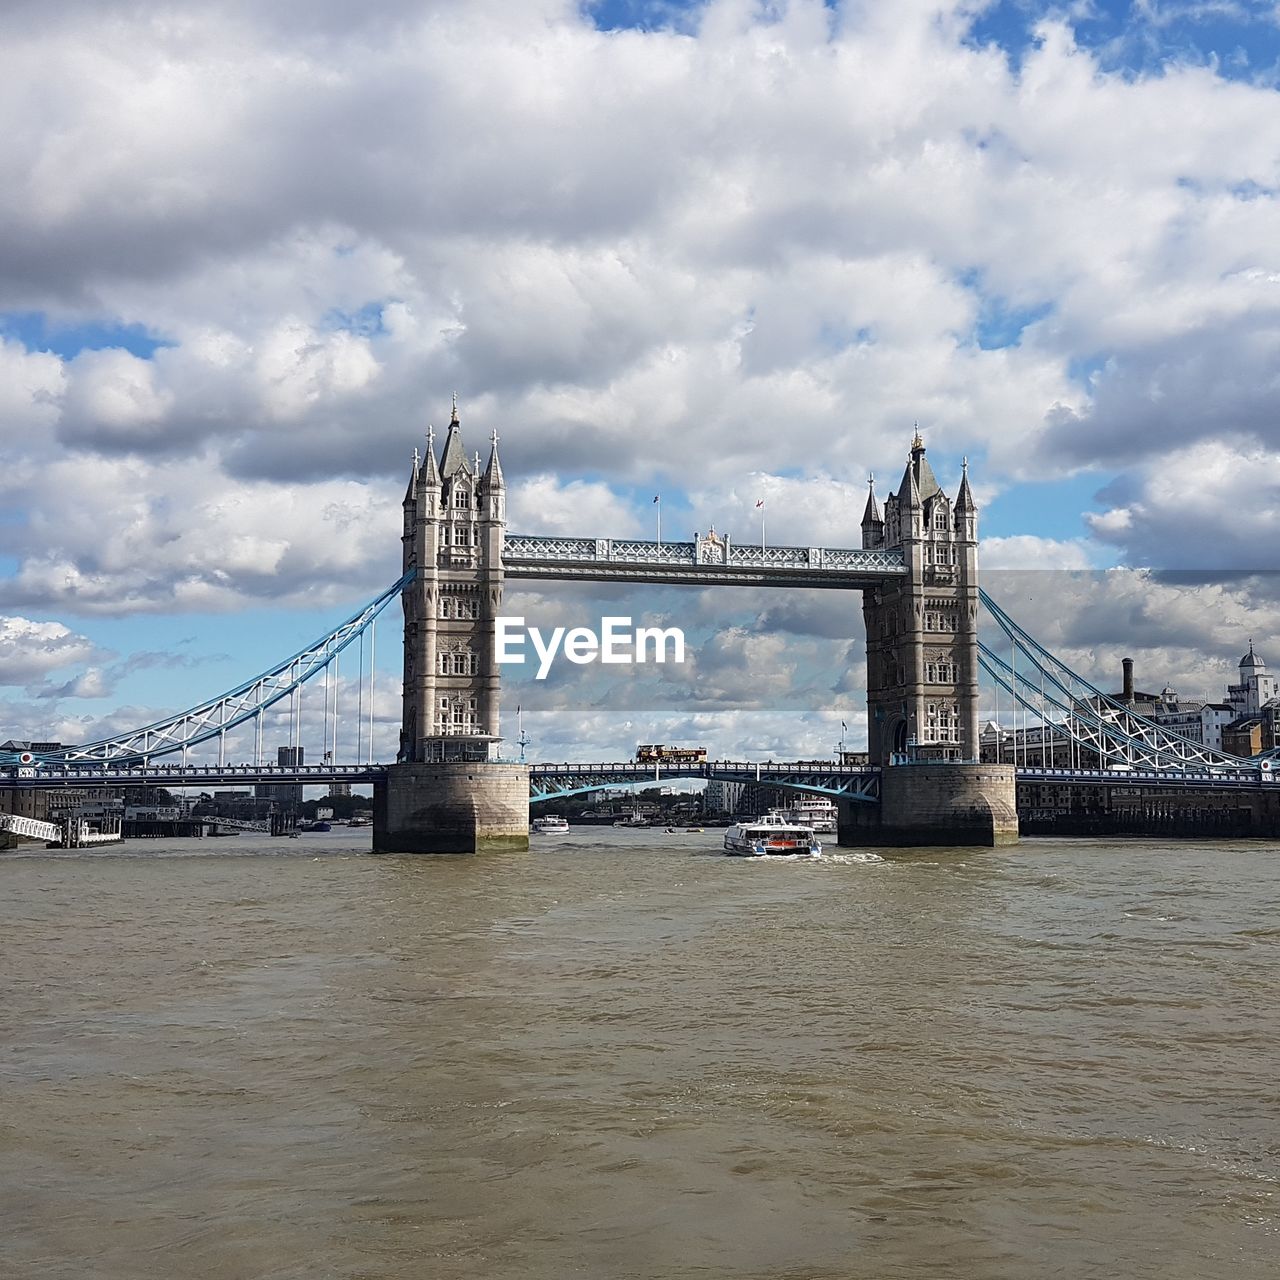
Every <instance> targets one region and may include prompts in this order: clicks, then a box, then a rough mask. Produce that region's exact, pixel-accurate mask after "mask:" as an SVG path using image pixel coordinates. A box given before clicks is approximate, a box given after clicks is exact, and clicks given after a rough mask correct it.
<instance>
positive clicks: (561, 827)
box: [529, 813, 569, 835]
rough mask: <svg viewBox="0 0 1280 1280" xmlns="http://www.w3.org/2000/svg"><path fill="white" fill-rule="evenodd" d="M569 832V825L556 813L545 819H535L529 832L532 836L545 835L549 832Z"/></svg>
mask: <svg viewBox="0 0 1280 1280" xmlns="http://www.w3.org/2000/svg"><path fill="white" fill-rule="evenodd" d="M568 830H569V824H568V823H567V822H566V821H565V820H564V819H563V818H561V817H559V816H558V815H557V814H554V813H549V814H547V815H546V817H543V818H534V820H533V821H532V822H531V823H530V824H529V831H530V834H532V835H545V834H547V833H548V832H553V833H555V834H561V833H563V832H565V831H568Z"/></svg>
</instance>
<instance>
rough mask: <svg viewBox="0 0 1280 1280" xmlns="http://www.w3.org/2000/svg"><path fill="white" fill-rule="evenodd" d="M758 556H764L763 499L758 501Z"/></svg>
mask: <svg viewBox="0 0 1280 1280" xmlns="http://www.w3.org/2000/svg"><path fill="white" fill-rule="evenodd" d="M760 554H761V555H764V499H763V498H762V499H761V500H760Z"/></svg>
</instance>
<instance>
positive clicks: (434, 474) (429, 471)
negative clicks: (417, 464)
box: [422, 427, 440, 489]
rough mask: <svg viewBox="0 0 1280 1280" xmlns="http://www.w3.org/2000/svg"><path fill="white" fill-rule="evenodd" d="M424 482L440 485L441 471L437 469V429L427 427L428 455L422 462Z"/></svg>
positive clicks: (433, 485)
mask: <svg viewBox="0 0 1280 1280" xmlns="http://www.w3.org/2000/svg"><path fill="white" fill-rule="evenodd" d="M422 483H423V484H424V485H428V486H429V487H431V488H433V489H434V488H438V487H439V485H440V472H439V471H438V470H437V469H436V429H435V427H428V428H427V456H426V458H424V459H423V462H422Z"/></svg>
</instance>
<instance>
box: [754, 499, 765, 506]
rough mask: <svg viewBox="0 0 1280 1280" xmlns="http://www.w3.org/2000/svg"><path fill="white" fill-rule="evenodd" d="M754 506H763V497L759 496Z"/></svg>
mask: <svg viewBox="0 0 1280 1280" xmlns="http://www.w3.org/2000/svg"><path fill="white" fill-rule="evenodd" d="M756 506H757V507H763V506H764V499H763V498H761V499H760V500H759V501H758V502H757V503H756Z"/></svg>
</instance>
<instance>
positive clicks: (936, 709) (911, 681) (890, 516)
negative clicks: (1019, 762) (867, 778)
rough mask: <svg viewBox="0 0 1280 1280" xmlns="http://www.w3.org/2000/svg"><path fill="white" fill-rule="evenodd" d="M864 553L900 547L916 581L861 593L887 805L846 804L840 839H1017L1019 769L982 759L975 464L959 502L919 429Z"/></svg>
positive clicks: (874, 507)
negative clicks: (937, 472)
mask: <svg viewBox="0 0 1280 1280" xmlns="http://www.w3.org/2000/svg"><path fill="white" fill-rule="evenodd" d="M862 545H863V548H864V549H867V550H874V549H880V548H883V549H887V550H888V549H901V551H902V558H903V561H904V563H905V564H906V567H907V573H906V574H905V575H901V576H896V577H893V578H886V579H885V580H884V581H882V582H881V583H879V584H878V585H877V586H875V587H871V588H868V589H867V590H865V591H864V592H863V596H862V601H863V603H862V612H863V619H864V621H865V622H866V630H867V741H868V747H869V752H870V760H871V763H872V764H874V765H880V766H881V768H882V775H881V788H880V805H879V809H878V811H875V810H871V809H869V808H868V807H866V806H857V805H854V806H849V805H847V804H846V805H842V806H841V814H840V843H841V844H852V845H860V844H892V845H916V844H918V845H940V844H944V845H945V844H982V845H993V844H1010V843H1013V842H1015V841H1016V840H1017V838H1018V815H1017V806H1016V784H1015V778H1014V771H1013V769H1012V768H1010V767H1008V766H1005V765H983V764H979V763H978V733H979V724H978V715H979V711H978V511H977V505H976V504H975V502H974V500H973V492H972V490H971V489H970V488H969V466H968V460H967V459H966V461H965V466H964V473H963V476H962V478H961V480H960V488H959V490H958V491H957V493H956V497H955V501H954V502H952V501H951V499H949V498H948V497H947V495H946V494H945V493H944V492H943V491H942V488H941V486H940V485H939V484H938V481H937V478H936V477H935V476H934V474H933V468H932V467H931V466H930V465H929V462H928V459H927V458H926V456H925V447H924V441H923V440H922V439H921V438H920V432H919V431H917V432H916V434H915V439H914V440H913V441H912V442H911V453H910V456H909V457H908V459H907V466H906V470H905V471H904V472H903V474H902V483H901V484H900V485H899V486H898V491H897V493H891V494H890V495H889V496H888V497H887V498H886V499H885V504H884V511H883V513H881V511H880V506H879V503H878V502H877V501H876V495H875V488H874V485H872V487H871V490H870V492H869V493H868V495H867V506H866V510H865V511H864V513H863V517H862Z"/></svg>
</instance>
